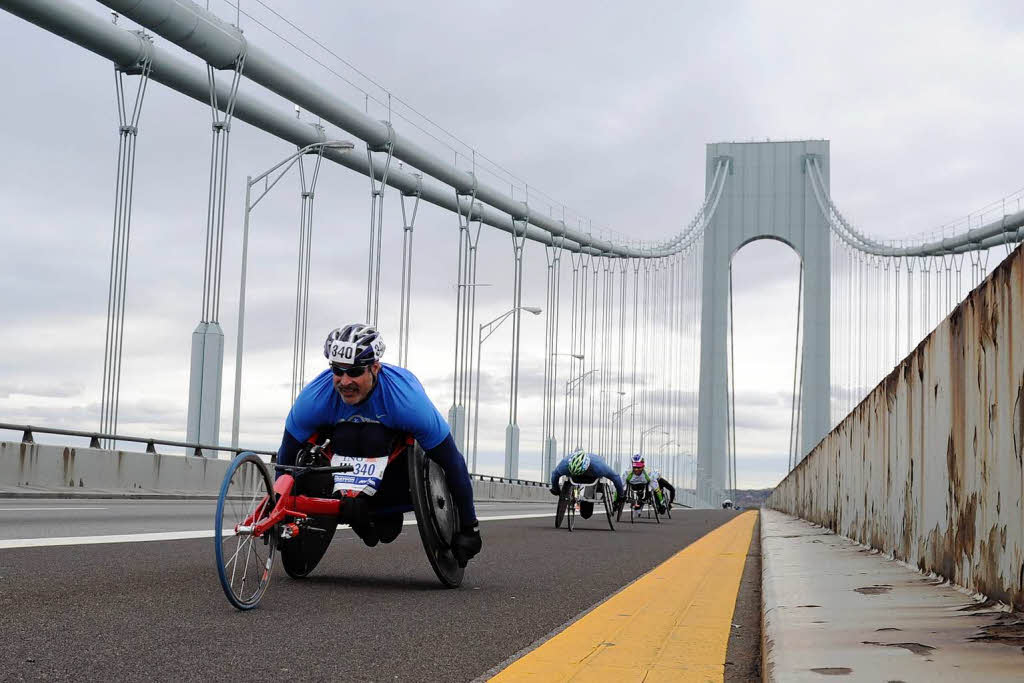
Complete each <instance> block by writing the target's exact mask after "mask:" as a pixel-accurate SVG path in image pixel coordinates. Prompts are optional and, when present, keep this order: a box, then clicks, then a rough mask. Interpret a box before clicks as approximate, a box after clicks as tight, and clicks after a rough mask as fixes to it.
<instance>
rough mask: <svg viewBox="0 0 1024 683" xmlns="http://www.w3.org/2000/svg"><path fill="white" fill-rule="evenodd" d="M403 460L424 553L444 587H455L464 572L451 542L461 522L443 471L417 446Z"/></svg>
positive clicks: (460, 580)
mask: <svg viewBox="0 0 1024 683" xmlns="http://www.w3.org/2000/svg"><path fill="white" fill-rule="evenodd" d="M406 457H407V458H408V461H409V492H410V493H411V494H412V504H413V509H414V510H415V511H416V526H417V528H419V531H420V540H421V541H423V550H424V551H425V552H426V554H427V559H428V560H429V561H430V567H431V568H432V569H433V570H434V574H436V575H437V578H438V579H439V580H440V581H441V583H442V584H444V585H445V586H446V587H447V588H457V587H458V586H459V585H460V584H461V583H462V577H463V575H464V574H465V571H466V570H465V568H464V567H460V566H459V563H458V561H457V560H456V559H455V554H454V553H453V552H452V541H453V539H454V538H455V534H456V533H457V532H458V530H459V523H460V520H459V512H458V510H456V508H455V499H454V498H453V496H452V493H451V491H450V490H449V489H448V482H447V480H446V479H445V476H444V470H443V469H442V468H441V466H440V465H438V464H437V463H436V462H434V461H433V460H430V459H429V458H427V456H426V454H424V452H423V449H421V448H420V447H419V445H418V444H417V445H414V446H411V447H409V449H408V450H407V451H406Z"/></svg>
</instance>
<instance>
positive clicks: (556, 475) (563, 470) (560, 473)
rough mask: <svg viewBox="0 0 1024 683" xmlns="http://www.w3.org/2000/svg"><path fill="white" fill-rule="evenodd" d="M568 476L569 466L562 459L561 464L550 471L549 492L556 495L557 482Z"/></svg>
mask: <svg viewBox="0 0 1024 683" xmlns="http://www.w3.org/2000/svg"><path fill="white" fill-rule="evenodd" d="M567 474H569V464H568V463H567V462H566V460H565V459H564V458H563V459H562V461H561V462H559V463H558V465H557V466H556V467H555V469H553V470H551V492H552V493H554V494H555V495H556V496H557V495H558V493H557V491H558V480H559V479H561V478H562V477H564V476H565V475H567Z"/></svg>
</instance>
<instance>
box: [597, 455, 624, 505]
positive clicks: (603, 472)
mask: <svg viewBox="0 0 1024 683" xmlns="http://www.w3.org/2000/svg"><path fill="white" fill-rule="evenodd" d="M594 470H595V471H596V473H597V476H599V477H605V478H606V479H611V481H612V484H614V485H615V492H616V493H618V494H619V497H620V498H621V497H622V496H624V495H626V491H625V489H624V488H623V487H622V479H620V478H619V475H618V474H616V472H615V470H613V469H612V468H611V467H610V466H608V464H607V463H601V464H600V466H598V467H595V468H594Z"/></svg>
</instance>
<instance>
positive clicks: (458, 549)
mask: <svg viewBox="0 0 1024 683" xmlns="http://www.w3.org/2000/svg"><path fill="white" fill-rule="evenodd" d="M481 547H483V541H482V540H481V539H480V525H479V524H478V523H476V522H473V525H472V526H469V527H463V529H462V531H460V532H459V533H457V534H455V538H453V539H452V554H453V555H455V561H456V562H458V563H459V566H460V567H465V566H466V565H467V564H468V563H469V561H470V560H471V559H473V557H474V556H476V554H477V553H479V552H480V548H481Z"/></svg>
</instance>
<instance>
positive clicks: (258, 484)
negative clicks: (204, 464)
mask: <svg viewBox="0 0 1024 683" xmlns="http://www.w3.org/2000/svg"><path fill="white" fill-rule="evenodd" d="M236 476H237V480H236ZM236 482H237V484H238V485H237V486H236V487H233V486H232V484H233V483H236ZM275 500H276V498H275V495H274V485H273V483H272V481H271V479H270V472H269V471H267V466H266V465H265V464H264V463H263V460H261V459H260V457H259V456H257V455H256V454H255V453H249V452H244V453H239V454H238V455H237V456H236V457H235V459H234V460H232V461H231V464H230V465H228V469H227V471H226V472H225V473H224V481H223V482H222V483H221V486H220V493H219V494H218V496H217V512H216V514H215V517H214V526H213V543H214V553H215V557H216V562H217V576H218V578H219V579H220V585H221V588H222V589H224V595H225V596H226V597H227V599H228V602H230V603H231V604H232V605H233V606H234V607H236V608H238V609H240V610H250V609H253V608H254V607H256V606H257V605H258V604H259V603H260V600H262V599H263V595H264V594H265V593H266V591H267V586H268V585H270V576H271V573H272V571H273V566H274V550H275V549H276V547H277V531H276V529H271V530H270V531H269V532H268V533H267V534H266V535H265V536H264V537H263V538H256V537H255V536H251V535H242V534H238V533H237V532H236V531H235V529H236V528H237V526H238V525H240V524H241V523H242V522H243V521H244V520H245V519H247V518H248V517H250V516H254V515H257V514H258V517H259V518H263V517H265V516H266V515H267V514H269V513H270V510H271V509H272V508H273V501H275ZM268 501H269V504H268V503H267V502H268ZM236 503H241V504H240V505H238V504H236ZM261 506H262V509H261ZM225 511H227V512H228V514H229V515H230V516H231V520H229V522H228V524H229V528H230V529H231V535H230V536H225V534H224V525H225V520H224V515H225ZM231 522H233V523H231ZM232 541H235V543H234V552H233V553H231V556H230V558H227V557H226V556H225V552H224V551H225V549H226V548H225V546H230V545H231V543H232ZM261 545H262V546H264V547H265V548H266V556H265V557H262V556H261V555H260V546H261ZM227 550H229V551H230V550H231V548H230V547H228V548H227ZM243 557H244V560H243V562H244V565H245V566H244V568H243V569H242V575H241V577H239V576H238V569H239V565H240V564H241V563H240V562H238V560H239V559H240V558H243ZM254 558H255V559H254ZM250 569H251V570H253V571H255V572H257V573H258V576H259V579H258V581H256V585H255V588H254V589H253V590H252V591H251V593H249V594H246V591H245V587H246V581H247V578H248V573H249V571H250ZM236 580H237V581H236Z"/></svg>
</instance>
